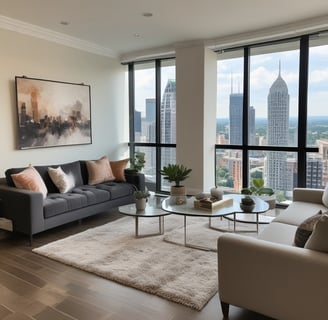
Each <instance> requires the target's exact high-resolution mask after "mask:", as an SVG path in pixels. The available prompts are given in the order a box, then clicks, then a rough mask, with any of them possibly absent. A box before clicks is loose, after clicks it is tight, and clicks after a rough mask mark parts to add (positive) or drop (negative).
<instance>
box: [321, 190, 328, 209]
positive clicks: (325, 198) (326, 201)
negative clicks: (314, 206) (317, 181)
mask: <svg viewBox="0 0 328 320" xmlns="http://www.w3.org/2000/svg"><path fill="white" fill-rule="evenodd" d="M322 203H323V205H324V206H325V207H328V184H327V185H326V188H325V191H324V192H323V195H322Z"/></svg>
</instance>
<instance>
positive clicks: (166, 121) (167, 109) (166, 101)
mask: <svg viewBox="0 0 328 320" xmlns="http://www.w3.org/2000/svg"><path fill="white" fill-rule="evenodd" d="M175 142H176V84H175V80H170V79H169V80H168V81H167V84H166V87H165V90H164V93H163V97H162V103H161V143H175Z"/></svg>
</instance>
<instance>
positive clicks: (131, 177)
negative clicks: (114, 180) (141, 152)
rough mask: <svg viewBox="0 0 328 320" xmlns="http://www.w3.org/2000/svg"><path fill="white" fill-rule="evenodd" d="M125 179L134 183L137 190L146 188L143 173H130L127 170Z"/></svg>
mask: <svg viewBox="0 0 328 320" xmlns="http://www.w3.org/2000/svg"><path fill="white" fill-rule="evenodd" d="M125 180H126V182H128V183H131V184H133V185H134V186H135V187H136V190H142V191H144V190H145V175H144V174H143V173H129V172H128V171H125Z"/></svg>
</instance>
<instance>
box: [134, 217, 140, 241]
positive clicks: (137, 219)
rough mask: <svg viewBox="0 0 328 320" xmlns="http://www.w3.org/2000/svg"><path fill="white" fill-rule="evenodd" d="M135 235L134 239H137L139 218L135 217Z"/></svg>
mask: <svg viewBox="0 0 328 320" xmlns="http://www.w3.org/2000/svg"><path fill="white" fill-rule="evenodd" d="M134 221H135V233H136V237H137V238H138V237H139V217H138V216H135V220H134Z"/></svg>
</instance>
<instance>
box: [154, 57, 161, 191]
mask: <svg viewBox="0 0 328 320" xmlns="http://www.w3.org/2000/svg"><path fill="white" fill-rule="evenodd" d="M155 82H156V83H155V88H156V89H155V96H156V168H157V170H156V191H160V190H161V189H162V183H161V181H162V180H161V175H160V173H159V172H160V170H161V167H162V161H161V159H162V157H161V155H162V149H161V61H160V60H156V61H155Z"/></svg>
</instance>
